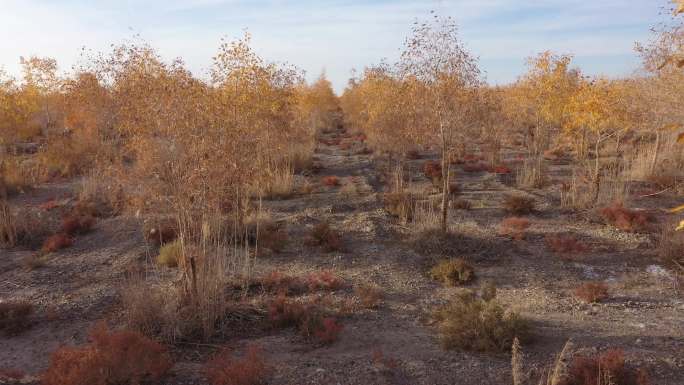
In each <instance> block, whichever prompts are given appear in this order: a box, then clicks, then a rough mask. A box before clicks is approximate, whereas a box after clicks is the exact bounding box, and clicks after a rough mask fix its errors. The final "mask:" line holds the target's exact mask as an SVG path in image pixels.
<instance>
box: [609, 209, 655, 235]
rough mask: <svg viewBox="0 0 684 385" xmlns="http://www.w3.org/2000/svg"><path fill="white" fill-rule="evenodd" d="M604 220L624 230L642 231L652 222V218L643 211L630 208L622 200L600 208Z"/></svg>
mask: <svg viewBox="0 0 684 385" xmlns="http://www.w3.org/2000/svg"><path fill="white" fill-rule="evenodd" d="M600 214H601V217H603V220H604V221H605V222H606V223H607V224H609V225H611V226H614V227H616V228H618V229H620V230H622V231H630V232H636V231H642V230H644V229H645V228H646V226H647V225H648V223H649V222H650V218H649V216H648V215H646V214H645V213H643V212H639V211H635V210H630V209H628V208H626V207H625V206H624V205H623V204H622V202H615V203H613V204H612V205H610V206H607V207H604V208H602V209H601V210H600Z"/></svg>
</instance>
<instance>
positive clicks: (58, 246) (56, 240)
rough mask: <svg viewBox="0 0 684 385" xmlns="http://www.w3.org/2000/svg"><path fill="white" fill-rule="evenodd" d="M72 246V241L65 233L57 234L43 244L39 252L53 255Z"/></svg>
mask: <svg viewBox="0 0 684 385" xmlns="http://www.w3.org/2000/svg"><path fill="white" fill-rule="evenodd" d="M73 244H74V239H73V238H72V237H70V236H69V235H67V234H65V233H57V234H54V235H52V236H50V237H49V238H47V239H46V240H45V242H43V247H42V248H41V251H42V252H43V253H54V252H55V251H59V250H62V249H66V248H69V247H71V246H72V245H73Z"/></svg>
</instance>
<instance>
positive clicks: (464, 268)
mask: <svg viewBox="0 0 684 385" xmlns="http://www.w3.org/2000/svg"><path fill="white" fill-rule="evenodd" d="M430 276H431V277H432V279H434V280H436V281H439V282H441V283H442V284H444V285H446V286H461V285H464V284H466V283H468V282H470V281H472V280H473V279H474V278H475V269H473V267H472V266H471V265H470V264H469V263H468V262H467V261H466V260H465V259H463V258H451V259H445V260H442V261H440V262H439V263H438V264H437V265H435V266H434V267H433V268H432V269H430Z"/></svg>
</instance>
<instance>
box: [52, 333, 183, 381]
mask: <svg viewBox="0 0 684 385" xmlns="http://www.w3.org/2000/svg"><path fill="white" fill-rule="evenodd" d="M90 340H91V342H90V343H89V344H86V345H84V346H79V347H62V348H59V349H58V350H57V351H55V352H54V353H53V354H52V357H51V359H50V367H49V368H48V369H47V371H46V372H45V373H44V374H43V382H42V383H43V384H44V385H113V384H130V385H137V384H141V383H157V382H159V381H160V380H161V379H162V378H163V377H164V375H166V373H167V372H168V371H169V369H171V367H172V363H171V358H170V356H169V354H168V353H167V351H166V349H165V348H164V347H163V346H161V345H160V344H159V343H157V342H155V341H153V340H150V339H148V338H147V337H145V336H143V335H141V334H139V333H136V332H132V331H110V330H108V328H107V326H106V324H105V323H104V322H102V323H100V324H98V325H97V326H96V327H95V328H93V330H92V331H91V333H90Z"/></svg>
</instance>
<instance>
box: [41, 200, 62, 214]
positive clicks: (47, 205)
mask: <svg viewBox="0 0 684 385" xmlns="http://www.w3.org/2000/svg"><path fill="white" fill-rule="evenodd" d="M59 206H60V204H59V203H58V202H57V201H56V200H55V199H54V198H53V199H50V200H48V201H46V202H43V203H41V204H40V205H38V208H40V209H41V210H45V211H51V210H54V209H56V208H57V207H59Z"/></svg>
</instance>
